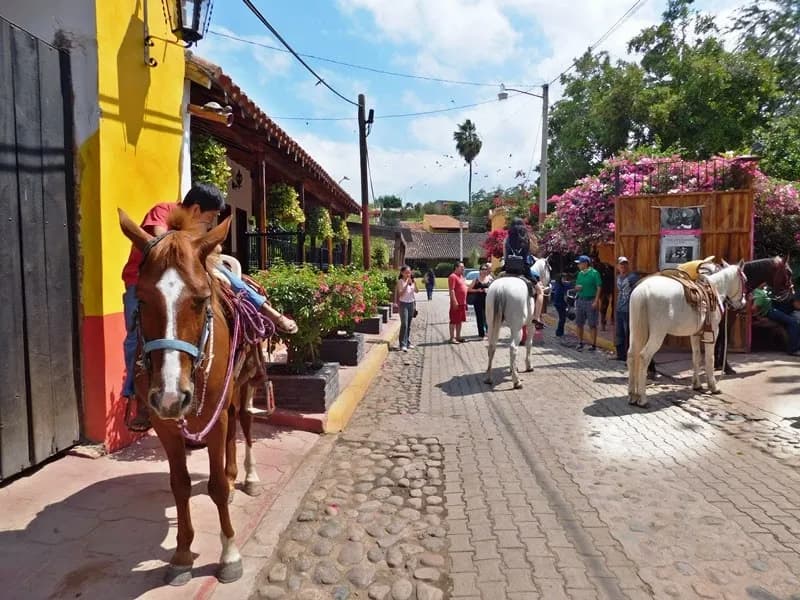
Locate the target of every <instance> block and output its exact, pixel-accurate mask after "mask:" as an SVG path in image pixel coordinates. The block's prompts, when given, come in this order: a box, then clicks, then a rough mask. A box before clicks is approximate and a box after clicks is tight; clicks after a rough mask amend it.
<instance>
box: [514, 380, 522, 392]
mask: <svg viewBox="0 0 800 600" xmlns="http://www.w3.org/2000/svg"><path fill="white" fill-rule="evenodd" d="M514 389H515V390H521V389H522V382H521V381H518V382H517V383H515V384H514Z"/></svg>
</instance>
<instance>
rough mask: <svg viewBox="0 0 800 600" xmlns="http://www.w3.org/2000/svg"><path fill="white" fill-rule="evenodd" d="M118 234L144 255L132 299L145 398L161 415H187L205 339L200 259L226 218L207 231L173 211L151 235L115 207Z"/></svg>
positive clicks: (208, 321) (209, 317) (207, 322)
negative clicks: (166, 225)
mask: <svg viewBox="0 0 800 600" xmlns="http://www.w3.org/2000/svg"><path fill="white" fill-rule="evenodd" d="M119 221H120V227H121V228H122V232H123V233H124V234H125V236H126V237H127V238H128V239H129V240H130V241H131V242H132V243H133V245H134V246H135V247H136V248H138V249H139V250H140V251H141V252H142V254H143V255H144V257H143V259H142V263H141V266H140V267H139V280H138V282H137V284H136V297H137V299H138V301H139V308H138V326H139V331H140V334H139V335H140V340H141V344H142V349H141V352H142V355H143V358H144V361H143V362H144V366H145V367H146V369H147V371H148V375H149V385H150V388H149V390H148V392H147V400H148V403H149V404H150V406H151V407H152V409H153V410H154V411H155V413H156V414H157V415H158V416H159V417H160V418H162V419H179V418H181V417H183V416H185V415H186V414H187V412H188V411H189V408H190V407H191V405H192V401H193V397H194V374H195V370H196V369H197V367H198V365H199V363H200V362H201V361H202V360H203V357H204V353H205V348H206V346H207V345H208V343H209V337H210V330H211V328H212V321H213V315H214V305H213V303H212V300H213V290H214V286H215V283H213V280H212V278H211V277H209V274H208V271H207V270H206V266H205V265H206V259H207V258H208V256H209V254H211V253H212V252H213V250H214V249H215V247H216V246H217V245H218V244H220V243H221V242H222V241H223V240H224V239H225V238H226V236H227V235H228V228H229V227H230V217H228V218H227V219H225V220H224V221H223V222H222V223H220V224H219V225H217V226H216V227H214V228H213V229H211V230H210V231H208V230H207V225H205V224H202V223H197V222H192V221H191V217H190V216H189V213H188V212H186V211H182V210H181V209H176V210H175V211H173V214H172V215H171V216H170V226H171V228H172V229H171V230H170V231H169V232H167V233H166V234H164V235H162V236H158V237H155V236H152V235H150V234H149V233H147V232H146V231H145V230H144V229H142V228H141V227H139V226H138V225H137V224H136V223H134V222H133V221H132V220H131V219H130V218H129V217H128V215H126V214H125V213H124V212H123V211H122V210H120V211H119Z"/></svg>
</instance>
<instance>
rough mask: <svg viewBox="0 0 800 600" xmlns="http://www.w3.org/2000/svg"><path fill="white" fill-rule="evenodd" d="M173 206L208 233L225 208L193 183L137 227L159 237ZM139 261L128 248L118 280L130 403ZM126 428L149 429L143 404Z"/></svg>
mask: <svg viewBox="0 0 800 600" xmlns="http://www.w3.org/2000/svg"><path fill="white" fill-rule="evenodd" d="M177 206H182V207H183V208H185V209H188V210H189V213H190V214H191V216H192V218H193V220H194V221H195V222H197V223H204V224H205V225H206V227H207V228H208V230H211V228H212V227H213V224H214V220H215V219H216V218H217V216H218V215H219V213H220V211H222V210H223V209H224V208H225V198H224V197H223V196H222V193H221V192H220V191H219V189H217V188H216V187H215V186H213V185H207V184H197V185H195V186H193V187H192V189H190V190H189V192H188V193H187V194H186V196H185V197H184V199H183V202H181V203H180V204H174V203H172V202H162V203H160V204H156V205H155V206H154V207H153V208H151V209H150V210H149V211H148V213H147V214H146V215H145V217H144V220H143V221H142V224H141V226H142V228H143V229H144V230H145V231H147V232H148V233H149V234H151V235H154V236H159V235H163V234H164V233H166V232H167V230H168V229H169V227H168V225H167V220H168V219H169V215H170V213H171V212H172V210H173V209H174V208H176V207H177ZM142 259H143V255H142V252H141V251H140V250H139V249H138V248H136V247H132V248H131V253H130V255H129V257H128V262H127V263H126V264H125V268H124V269H123V270H122V280H123V281H124V282H125V294H124V295H123V296H122V303H123V306H124V311H125V329H126V331H127V335H126V337H125V341H124V343H123V349H124V352H125V370H126V372H125V383H124V384H123V386H122V394H121V396H122V397H123V398H125V399H126V401H131V400H133V399H134V397H135V396H134V388H133V376H134V366H135V362H136V350H137V347H138V343H139V335H138V331H137V328H136V319H135V315H136V309H137V307H138V304H139V302H138V300H137V297H136V284H137V282H138V281H139V266H140V265H141V264H142ZM219 270H220V271H222V272H223V273H224V274H225V275H226V277H227V278H228V280H229V281H230V284H231V287H232V288H233V289H234V290H235V291H237V292H238V291H245V292H246V293H247V295H248V299H249V300H250V302H252V303H253V304H254V305H255V306H256V307H257V308H258V309H259V310H260V311H261V312H262V313H264V314H265V315H266V316H267V317H268V318H269V319H270V320H272V321H273V322H274V323H275V325H276V326H277V327H278V328H279V329H281V330H283V331H285V332H286V333H290V334H292V333H295V332H296V331H297V324H296V323H295V322H294V321H292V320H291V319H289V318H287V317H285V316H283V315H281V314H280V313H279V312H278V311H276V310H275V309H274V308H272V307H271V306H270V305H269V303H268V302H267V299H266V298H264V297H263V296H260V295H259V294H257V293H256V292H255V291H254V290H252V289H251V288H250V286H248V285H247V284H245V283H244V282H243V281H242V280H241V279H239V278H238V277H236V276H235V275H234V274H233V273H231V272H230V271H228V270H227V269H224V268H221V267H220V268H219ZM126 416H127V411H126ZM128 427H129V428H130V429H131V430H133V431H147V430H148V429H150V415H149V412H148V409H147V406H146V405H145V403H144V402H138V403H137V406H136V416H135V417H134V418H132V419H131V421H130V422H129V423H128Z"/></svg>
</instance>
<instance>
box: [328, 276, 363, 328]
mask: <svg viewBox="0 0 800 600" xmlns="http://www.w3.org/2000/svg"><path fill="white" fill-rule="evenodd" d="M325 282H326V284H327V285H328V288H329V293H328V295H327V296H326V300H327V302H329V303H330V307H331V310H333V312H334V316H335V318H336V327H335V328H334V330H333V331H339V330H344V331H346V332H347V333H352V332H353V327H354V326H355V324H356V323H360V322H361V320H362V319H363V318H364V316H365V312H366V310H367V304H366V302H365V300H364V280H363V277H362V272H361V271H358V270H357V269H355V268H353V267H333V266H331V267H330V268H329V269H328V273H327V274H326V275H325ZM333 331H331V332H329V333H333Z"/></svg>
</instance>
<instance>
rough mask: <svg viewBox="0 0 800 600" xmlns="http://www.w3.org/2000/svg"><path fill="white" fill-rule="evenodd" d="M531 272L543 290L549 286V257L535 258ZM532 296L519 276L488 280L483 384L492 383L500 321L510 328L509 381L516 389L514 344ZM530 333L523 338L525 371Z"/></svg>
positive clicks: (529, 316)
mask: <svg viewBox="0 0 800 600" xmlns="http://www.w3.org/2000/svg"><path fill="white" fill-rule="evenodd" d="M531 271H533V272H534V273H536V274H537V275H538V276H539V281H540V283H541V284H542V286H543V287H544V288H545V290H548V291H549V289H550V259H549V258H536V257H534V263H533V266H532V267H531ZM534 306H535V303H534V299H533V298H531V296H530V294H529V293H528V285H527V284H526V283H525V282H524V281H522V279H521V278H519V277H500V278H499V279H497V280H495V281H493V282H492V284H491V285H490V286H489V291H488V292H487V293H486V323H487V325H488V339H489V365H488V367H487V368H486V379H484V381H485V383H488V384H489V385H492V360H493V359H494V352H495V350H496V348H497V339H498V337H499V336H500V328H501V327H502V326H503V324H506V325H508V327H509V328H510V329H511V343H510V346H509V349H510V352H511V380H512V381H513V383H514V388H515V389H519V388H521V387H522V383H521V382H520V380H519V375H518V374H517V347H518V346H519V342H520V338H521V337H522V328H523V327H527V326H528V325H530V324H532V323H533V314H534ZM532 343H533V335H532V334H531V335H528V336H527V339H526V340H525V370H526V371H532V370H533V367H532V366H531V345H532Z"/></svg>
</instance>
